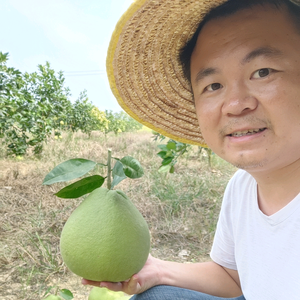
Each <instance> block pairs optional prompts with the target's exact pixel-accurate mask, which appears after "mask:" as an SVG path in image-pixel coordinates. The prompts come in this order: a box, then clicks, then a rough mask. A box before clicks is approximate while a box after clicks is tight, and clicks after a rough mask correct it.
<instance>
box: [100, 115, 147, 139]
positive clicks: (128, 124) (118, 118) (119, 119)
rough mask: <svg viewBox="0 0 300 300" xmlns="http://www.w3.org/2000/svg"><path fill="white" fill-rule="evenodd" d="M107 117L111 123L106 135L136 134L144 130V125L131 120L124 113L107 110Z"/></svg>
mask: <svg viewBox="0 0 300 300" xmlns="http://www.w3.org/2000/svg"><path fill="white" fill-rule="evenodd" d="M105 115H106V118H107V120H108V121H109V123H108V127H107V128H106V130H105V133H108V132H114V133H115V134H116V135H117V134H118V133H120V132H134V131H138V130H140V129H142V127H143V125H142V124H140V123H139V122H137V121H136V120H134V119H133V118H131V117H130V116H129V115H128V114H127V113H125V112H124V111H121V112H117V113H114V112H112V111H111V110H105Z"/></svg>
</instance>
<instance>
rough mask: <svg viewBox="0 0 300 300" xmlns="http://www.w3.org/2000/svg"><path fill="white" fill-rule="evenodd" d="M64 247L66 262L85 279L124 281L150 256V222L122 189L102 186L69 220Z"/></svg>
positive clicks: (64, 230)
mask: <svg viewBox="0 0 300 300" xmlns="http://www.w3.org/2000/svg"><path fill="white" fill-rule="evenodd" d="M60 250H61V255H62V258H63V261H64V262H65V264H66V266H67V267H68V268H69V269H70V270H71V271H72V272H73V273H75V274H77V275H79V276H81V277H83V278H85V279H89V280H94V281H111V282H119V281H124V280H127V279H129V278H130V277H131V276H132V275H133V274H135V273H137V272H139V271H140V270H141V269H142V267H143V266H144V264H145V262H146V260H147V258H148V254H149V250H150V234H149V229H148V225H147V223H146V221H145V219H144V218H143V216H142V215H141V213H140V212H139V211H138V210H137V208H136V207H135V206H134V205H133V203H132V202H131V201H130V200H129V198H128V197H127V196H126V195H125V194H124V193H123V192H122V191H120V190H108V189H105V188H98V189H96V190H94V191H93V192H92V193H91V194H90V195H89V196H88V197H87V198H86V199H85V200H84V201H83V202H82V203H81V204H80V205H79V206H78V207H77V208H76V209H75V210H74V212H73V213H72V214H71V216H70V217H69V219H68V220H67V222H66V224H65V226H64V228H63V230H62V233H61V239H60Z"/></svg>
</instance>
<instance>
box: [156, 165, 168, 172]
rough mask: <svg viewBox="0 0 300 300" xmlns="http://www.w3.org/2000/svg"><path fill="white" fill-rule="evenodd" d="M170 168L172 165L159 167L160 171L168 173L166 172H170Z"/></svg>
mask: <svg viewBox="0 0 300 300" xmlns="http://www.w3.org/2000/svg"><path fill="white" fill-rule="evenodd" d="M170 169H171V165H166V166H161V167H160V168H159V169H158V172H160V173H166V172H169V171H170Z"/></svg>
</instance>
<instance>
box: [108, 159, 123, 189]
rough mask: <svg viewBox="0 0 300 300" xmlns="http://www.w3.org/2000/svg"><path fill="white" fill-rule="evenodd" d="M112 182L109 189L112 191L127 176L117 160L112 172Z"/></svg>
mask: <svg viewBox="0 0 300 300" xmlns="http://www.w3.org/2000/svg"><path fill="white" fill-rule="evenodd" d="M112 176H113V181H112V183H111V189H113V188H114V187H115V186H116V185H117V184H119V183H120V182H121V181H122V180H124V179H126V178H127V176H126V175H125V173H124V169H123V164H122V163H121V162H120V161H119V160H118V161H116V163H115V166H114V168H113V170H112Z"/></svg>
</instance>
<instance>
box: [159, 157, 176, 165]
mask: <svg viewBox="0 0 300 300" xmlns="http://www.w3.org/2000/svg"><path fill="white" fill-rule="evenodd" d="M173 158H174V157H167V158H165V159H164V160H163V161H162V162H161V164H162V165H163V166H166V165H168V164H170V163H171V162H172V160H173Z"/></svg>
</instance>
